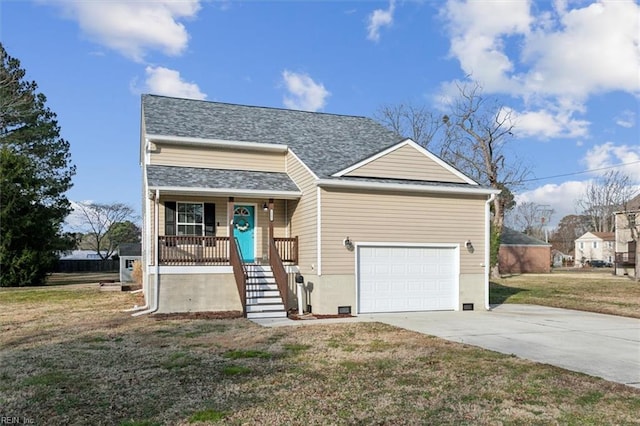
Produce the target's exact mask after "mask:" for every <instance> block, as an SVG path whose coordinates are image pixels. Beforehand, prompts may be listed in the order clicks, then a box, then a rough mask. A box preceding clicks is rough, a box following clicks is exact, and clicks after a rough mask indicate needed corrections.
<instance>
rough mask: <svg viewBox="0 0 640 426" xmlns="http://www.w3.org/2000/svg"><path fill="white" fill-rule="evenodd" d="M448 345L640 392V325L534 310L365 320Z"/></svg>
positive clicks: (369, 316) (366, 317) (527, 307)
mask: <svg viewBox="0 0 640 426" xmlns="http://www.w3.org/2000/svg"><path fill="white" fill-rule="evenodd" d="M358 319H359V320H360V321H378V322H383V323H386V324H390V325H394V326H397V327H401V328H405V329H407V330H413V331H417V332H420V333H425V334H430V335H434V336H438V337H442V338H444V339H447V340H451V341H455V342H461V343H466V344H469V345H474V346H479V347H481V348H485V349H490V350H492V351H496V352H501V353H505V354H513V355H516V356H518V357H521V358H526V359H530V360H532V361H537V362H540V363H544V364H551V365H555V366H557V367H561V368H565V369H567V370H572V371H578V372H582V373H586V374H589V375H591V376H597V377H602V378H604V379H606V380H610V381H613V382H618V383H623V384H626V385H629V386H633V387H637V388H640V320H638V319H633V318H624V317H619V316H613V315H603V314H594V313H589V312H581V311H572V310H568V309H558V308H547V307H543V306H535V305H511V304H505V305H499V306H495V307H494V308H493V309H492V310H491V311H473V312H470V311H466V312H415V313H394V314H365V315H360V316H359V317H358Z"/></svg>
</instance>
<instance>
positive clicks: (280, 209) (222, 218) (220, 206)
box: [158, 194, 291, 258]
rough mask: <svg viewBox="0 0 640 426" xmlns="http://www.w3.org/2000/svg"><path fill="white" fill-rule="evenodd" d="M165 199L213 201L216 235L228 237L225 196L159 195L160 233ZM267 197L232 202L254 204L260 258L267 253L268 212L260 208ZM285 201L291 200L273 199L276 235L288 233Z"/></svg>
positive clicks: (193, 201) (282, 235)
mask: <svg viewBox="0 0 640 426" xmlns="http://www.w3.org/2000/svg"><path fill="white" fill-rule="evenodd" d="M165 201H176V202H188V203H213V204H215V206H216V236H218V237H228V236H229V226H228V221H227V203H228V198H226V197H193V196H175V195H169V194H167V195H163V194H161V196H160V211H159V212H158V213H159V222H160V229H159V231H160V235H164V234H165V233H164V223H165V222H164V220H165V208H164V202H165ZM268 201H269V200H267V199H259V200H258V199H251V198H235V201H234V204H246V205H255V207H256V211H255V216H256V225H255V226H256V232H255V237H256V246H257V253H256V255H257V256H258V257H259V258H261V257H262V256H263V255H264V254H266V253H268V242H269V214H268V213H267V212H264V211H263V210H262V204H263V203H265V202H268ZM287 203H289V204H290V203H291V201H287V202H285V200H274V211H273V233H274V236H276V237H284V236H286V235H288V232H287V223H288V222H289V221H288V220H287V218H286V215H287V211H286V209H285V206H286V204H287Z"/></svg>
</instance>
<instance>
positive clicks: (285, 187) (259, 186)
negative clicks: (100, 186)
mask: <svg viewBox="0 0 640 426" xmlns="http://www.w3.org/2000/svg"><path fill="white" fill-rule="evenodd" d="M147 179H148V183H149V187H150V188H158V187H172V188H210V189H249V190H256V191H291V192H299V191H300V189H299V188H298V186H297V185H296V184H295V183H293V181H292V180H291V178H289V176H288V175H287V174H286V173H274V172H253V171H246V170H219V169H203V168H197V167H179V166H159V165H149V166H147Z"/></svg>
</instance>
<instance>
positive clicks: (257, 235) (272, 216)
mask: <svg viewBox="0 0 640 426" xmlns="http://www.w3.org/2000/svg"><path fill="white" fill-rule="evenodd" d="M141 120H142V123H141V143H140V159H141V165H142V167H143V196H144V202H143V204H144V205H143V242H142V244H143V253H142V256H143V268H144V280H143V283H144V284H143V290H144V294H145V298H146V307H145V308H146V309H145V311H143V312H140V313H139V314H142V313H147V312H186V311H232V310H236V311H241V312H243V314H245V315H246V316H248V317H256V316H262V317H265V316H284V315H286V311H287V310H288V309H291V308H295V307H296V306H301V307H302V309H303V310H306V311H312V312H314V313H319V314H336V313H338V312H341V313H349V312H350V313H352V314H356V315H357V314H360V313H372V312H399V311H430V310H460V309H463V308H464V309H473V308H474V307H478V308H482V307H487V306H488V266H487V265H488V264H489V259H488V256H489V251H488V250H487V247H488V245H489V231H488V230H489V218H490V216H489V202H490V201H491V200H492V198H493V197H494V196H495V194H496V193H497V191H496V190H493V189H490V188H486V187H482V186H480V185H478V184H477V183H476V182H474V181H473V180H471V179H470V178H469V177H467V176H465V175H464V174H462V173H461V172H459V171H458V170H456V169H454V168H453V167H451V166H450V165H448V164H446V163H445V162H443V161H442V160H440V159H439V158H437V157H436V156H434V155H433V154H431V153H430V152H428V151H427V150H425V149H424V148H422V147H421V146H419V145H417V144H416V143H414V142H413V141H412V140H410V139H403V138H401V137H400V136H398V135H397V134H395V133H394V132H391V131H389V130H387V129H386V128H384V127H383V126H381V125H380V124H379V123H377V122H375V121H373V120H371V119H369V118H365V117H355V116H345V115H335V114H326V113H314V112H303V111H293V110H285V109H276V108H264V107H254V106H244V105H233V104H225V103H218V102H208V101H198V100H188V99H178V98H170V97H162V96H154V95H143V96H142V119H141Z"/></svg>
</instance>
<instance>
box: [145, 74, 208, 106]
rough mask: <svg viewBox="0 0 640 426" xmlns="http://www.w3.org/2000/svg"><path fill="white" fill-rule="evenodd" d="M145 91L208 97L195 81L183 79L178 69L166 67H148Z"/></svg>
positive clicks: (181, 96)
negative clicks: (190, 81)
mask: <svg viewBox="0 0 640 426" xmlns="http://www.w3.org/2000/svg"><path fill="white" fill-rule="evenodd" d="M145 72H146V74H147V78H146V80H145V84H144V88H143V90H142V91H143V92H146V93H153V94H156V95H163V96H174V97H177V98H189V99H206V98H207V95H206V94H204V93H202V92H201V91H200V88H199V87H198V85H197V84H195V83H189V82H186V81H183V80H182V77H180V73H179V72H178V71H175V70H172V69H169V68H164V67H151V66H149V67H147V68H146V69H145Z"/></svg>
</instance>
